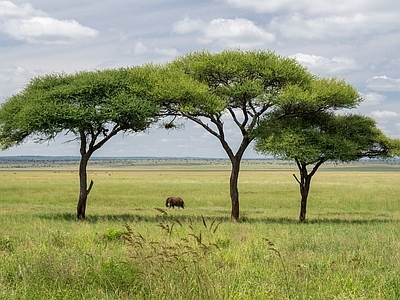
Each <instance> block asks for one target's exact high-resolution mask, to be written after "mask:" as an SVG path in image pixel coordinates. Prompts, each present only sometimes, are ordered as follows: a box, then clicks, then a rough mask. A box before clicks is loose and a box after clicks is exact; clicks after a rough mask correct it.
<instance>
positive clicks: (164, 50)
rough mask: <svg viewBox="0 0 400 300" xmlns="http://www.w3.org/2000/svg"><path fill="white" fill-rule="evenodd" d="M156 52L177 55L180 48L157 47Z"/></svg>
mask: <svg viewBox="0 0 400 300" xmlns="http://www.w3.org/2000/svg"><path fill="white" fill-rule="evenodd" d="M154 52H155V53H157V54H160V55H164V56H172V57H174V56H177V55H178V54H179V52H178V50H176V49H175V48H168V47H167V48H155V49H154Z"/></svg>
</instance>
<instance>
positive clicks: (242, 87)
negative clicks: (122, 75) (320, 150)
mask: <svg viewBox="0 0 400 300" xmlns="http://www.w3.org/2000/svg"><path fill="white" fill-rule="evenodd" d="M171 67H172V68H176V69H179V70H181V71H183V72H184V74H186V77H190V78H191V79H192V80H193V79H194V80H195V81H197V82H198V84H203V85H206V86H207V87H208V90H209V93H208V94H209V95H210V97H211V96H213V97H214V98H215V97H216V98H217V99H218V100H215V99H213V100H215V101H214V102H213V101H211V102H212V103H218V105H216V106H211V107H212V109H210V106H209V105H205V104H204V103H209V102H202V101H192V99H191V98H190V97H186V98H185V97H183V98H180V99H177V98H175V99H174V98H173V97H171V98H169V99H167V100H168V101H165V102H164V107H166V108H167V110H168V111H169V113H170V114H173V115H180V116H182V117H184V118H187V119H189V120H191V121H193V122H195V123H197V124H198V125H200V126H201V127H203V128H204V129H205V130H206V131H207V132H209V133H210V134H212V135H213V136H214V137H216V138H217V139H218V140H219V142H220V143H221V145H222V147H223V149H224V150H225V152H226V154H227V156H228V157H229V159H230V162H231V176H230V197H231V202H232V211H231V218H232V220H234V221H237V220H238V219H239V192H238V178H239V171H240V163H241V160H242V157H243V155H244V153H245V151H246V149H247V148H248V146H249V145H250V143H251V142H252V140H253V138H254V137H253V136H252V135H251V134H250V133H251V132H252V131H253V130H254V129H255V128H256V127H257V125H258V121H259V119H260V118H261V117H262V116H263V115H264V114H267V113H269V112H271V111H273V110H274V109H275V108H276V107H279V106H280V102H279V93H280V91H281V89H283V88H284V87H286V86H288V85H298V86H303V85H306V84H308V83H309V82H310V80H311V78H312V76H311V75H310V73H308V72H307V70H306V69H305V68H304V67H302V66H301V65H300V64H299V63H297V62H296V61H295V60H293V59H289V58H285V57H281V56H278V55H276V54H275V53H273V52H266V51H248V52H243V51H240V50H227V51H223V52H221V53H217V54H211V53H209V52H206V51H203V52H194V53H189V54H187V55H185V56H182V57H180V58H177V59H176V60H175V61H173V62H172V63H171ZM172 84H174V83H172ZM227 119H230V120H232V121H233V124H234V127H235V128H236V132H237V133H238V134H239V135H240V137H241V139H240V140H239V141H237V140H236V141H233V142H232V140H229V139H230V138H232V137H230V136H229V135H230V132H229V133H228V130H230V129H231V128H227V126H226V123H225V122H226V121H227ZM235 134H236V133H234V134H232V136H235ZM237 142H239V146H238V147H237V148H236V149H235V148H234V144H237Z"/></svg>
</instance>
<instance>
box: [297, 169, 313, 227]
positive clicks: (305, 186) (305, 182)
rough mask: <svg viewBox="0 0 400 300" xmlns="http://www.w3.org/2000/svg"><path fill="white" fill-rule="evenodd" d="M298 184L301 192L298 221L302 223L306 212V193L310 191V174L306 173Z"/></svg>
mask: <svg viewBox="0 0 400 300" xmlns="http://www.w3.org/2000/svg"><path fill="white" fill-rule="evenodd" d="M301 182H302V183H301V184H300V194H301V204H300V216H299V221H300V223H303V222H304V221H305V220H306V213H307V199H308V193H309V191H310V183H311V176H309V175H307V176H306V177H305V178H303V176H302V178H301Z"/></svg>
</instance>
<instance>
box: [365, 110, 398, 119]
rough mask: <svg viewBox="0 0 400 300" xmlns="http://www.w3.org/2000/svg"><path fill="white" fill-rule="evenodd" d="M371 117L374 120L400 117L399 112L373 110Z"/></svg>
mask: <svg viewBox="0 0 400 300" xmlns="http://www.w3.org/2000/svg"><path fill="white" fill-rule="evenodd" d="M371 115H372V117H374V118H395V117H398V116H399V114H398V113H397V112H395V111H389V110H373V111H371Z"/></svg>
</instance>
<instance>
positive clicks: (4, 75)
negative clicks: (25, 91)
mask: <svg viewBox="0 0 400 300" xmlns="http://www.w3.org/2000/svg"><path fill="white" fill-rule="evenodd" d="M31 76H32V74H31V73H30V72H29V71H28V70H27V69H25V68H23V67H20V66H14V65H9V66H5V67H0V83H10V82H12V81H13V78H15V77H22V78H26V79H27V78H29V77H31Z"/></svg>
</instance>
